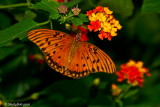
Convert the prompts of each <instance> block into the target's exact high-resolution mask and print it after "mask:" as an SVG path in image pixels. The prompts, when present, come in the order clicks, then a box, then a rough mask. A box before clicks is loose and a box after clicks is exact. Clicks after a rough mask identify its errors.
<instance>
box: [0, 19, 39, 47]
mask: <svg viewBox="0 0 160 107" xmlns="http://www.w3.org/2000/svg"><path fill="white" fill-rule="evenodd" d="M36 26H38V24H37V23H36V22H35V21H33V20H32V19H25V20H22V21H21V22H19V23H16V24H15V25H13V26H11V27H9V28H7V29H5V30H3V31H0V46H2V44H4V43H6V42H9V41H12V40H13V39H15V38H20V39H23V38H24V37H25V36H26V33H27V32H28V31H29V30H31V29H33V28H35V27H36Z"/></svg>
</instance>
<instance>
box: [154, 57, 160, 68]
mask: <svg viewBox="0 0 160 107" xmlns="http://www.w3.org/2000/svg"><path fill="white" fill-rule="evenodd" d="M159 66H160V55H158V56H157V57H156V58H155V59H154V61H153V64H152V67H153V68H155V67H159Z"/></svg>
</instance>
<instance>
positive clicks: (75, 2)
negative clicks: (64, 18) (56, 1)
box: [64, 0, 81, 8]
mask: <svg viewBox="0 0 160 107" xmlns="http://www.w3.org/2000/svg"><path fill="white" fill-rule="evenodd" d="M79 2H81V0H74V1H71V2H68V3H64V5H65V6H67V7H68V8H69V7H73V6H75V5H76V4H78V3H79Z"/></svg>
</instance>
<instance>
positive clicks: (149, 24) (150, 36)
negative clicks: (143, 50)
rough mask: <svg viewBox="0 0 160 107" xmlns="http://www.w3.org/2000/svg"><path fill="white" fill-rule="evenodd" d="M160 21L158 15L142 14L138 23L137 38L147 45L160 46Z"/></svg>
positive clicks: (136, 27)
mask: <svg viewBox="0 0 160 107" xmlns="http://www.w3.org/2000/svg"><path fill="white" fill-rule="evenodd" d="M159 23H160V20H159V16H158V15H157V14H141V15H139V18H138V20H137V22H136V25H135V29H136V31H137V34H138V35H137V38H138V39H139V40H140V41H141V43H143V44H145V45H148V46H150V45H159V42H160V30H159V29H160V24H159Z"/></svg>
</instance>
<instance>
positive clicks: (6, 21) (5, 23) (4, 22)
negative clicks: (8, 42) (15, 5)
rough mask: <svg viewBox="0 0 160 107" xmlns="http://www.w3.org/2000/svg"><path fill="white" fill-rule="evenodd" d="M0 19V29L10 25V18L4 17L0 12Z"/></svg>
mask: <svg viewBox="0 0 160 107" xmlns="http://www.w3.org/2000/svg"><path fill="white" fill-rule="evenodd" d="M0 18H1V20H0V25H1V26H0V29H4V28H7V27H9V26H10V25H11V20H10V18H9V17H8V16H7V15H5V14H4V13H1V12H0Z"/></svg>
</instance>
